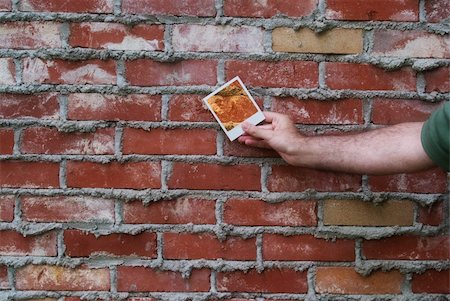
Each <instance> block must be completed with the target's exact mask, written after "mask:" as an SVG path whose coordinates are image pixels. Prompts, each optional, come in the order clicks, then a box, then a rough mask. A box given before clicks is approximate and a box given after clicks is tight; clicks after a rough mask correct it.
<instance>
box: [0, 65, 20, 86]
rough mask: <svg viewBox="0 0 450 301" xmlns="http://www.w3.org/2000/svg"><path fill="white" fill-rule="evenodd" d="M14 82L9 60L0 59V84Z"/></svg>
mask: <svg viewBox="0 0 450 301" xmlns="http://www.w3.org/2000/svg"><path fill="white" fill-rule="evenodd" d="M15 82H16V80H15V78H14V74H13V73H11V70H10V60H9V59H0V85H9V84H14V83H15Z"/></svg>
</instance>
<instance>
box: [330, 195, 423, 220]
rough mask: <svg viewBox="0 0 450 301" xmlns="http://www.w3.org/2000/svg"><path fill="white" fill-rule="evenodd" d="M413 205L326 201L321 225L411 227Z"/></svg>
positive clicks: (393, 202) (389, 202) (401, 202)
mask: <svg viewBox="0 0 450 301" xmlns="http://www.w3.org/2000/svg"><path fill="white" fill-rule="evenodd" d="M414 208H415V205H414V203H413V202H410V201H395V200H392V201H386V202H384V203H382V204H374V203H371V202H364V201H358V200H327V201H325V202H324V206H323V215H324V216H323V223H324V224H325V225H339V226H412V225H413V223H414Z"/></svg>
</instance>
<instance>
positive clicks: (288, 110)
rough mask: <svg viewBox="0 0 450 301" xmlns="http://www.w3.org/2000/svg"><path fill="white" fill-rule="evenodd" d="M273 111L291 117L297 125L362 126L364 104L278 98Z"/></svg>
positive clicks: (274, 102) (344, 101) (357, 100)
mask: <svg viewBox="0 0 450 301" xmlns="http://www.w3.org/2000/svg"><path fill="white" fill-rule="evenodd" d="M272 111H274V112H278V113H282V114H286V115H289V116H290V117H291V118H292V120H293V121H294V122H295V123H303V124H361V123H363V121H364V120H363V104H362V101H361V100H359V99H344V100H338V101H320V100H313V99H308V100H302V99H297V98H293V97H283V98H280V97H276V98H274V99H273V101H272Z"/></svg>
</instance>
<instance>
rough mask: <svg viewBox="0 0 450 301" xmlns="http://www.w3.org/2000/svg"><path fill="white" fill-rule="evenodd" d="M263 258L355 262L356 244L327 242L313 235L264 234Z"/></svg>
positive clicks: (340, 241)
mask: <svg viewBox="0 0 450 301" xmlns="http://www.w3.org/2000/svg"><path fill="white" fill-rule="evenodd" d="M330 250H333V252H330ZM263 258H264V260H305V261H353V260H355V242H354V241H353V240H348V239H337V240H333V241H327V240H325V239H320V238H315V237H314V236H312V235H293V236H283V235H277V234H264V236H263Z"/></svg>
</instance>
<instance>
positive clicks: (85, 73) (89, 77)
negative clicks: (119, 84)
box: [61, 64, 116, 83]
mask: <svg viewBox="0 0 450 301" xmlns="http://www.w3.org/2000/svg"><path fill="white" fill-rule="evenodd" d="M61 79H62V81H63V82H66V83H83V82H90V83H114V82H115V81H116V77H115V76H114V75H112V74H110V73H108V72H106V71H105V70H103V69H101V68H99V66H97V65H95V64H88V65H85V66H82V67H80V68H77V69H74V70H70V71H67V72H64V73H63V74H61Z"/></svg>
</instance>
